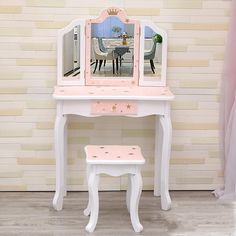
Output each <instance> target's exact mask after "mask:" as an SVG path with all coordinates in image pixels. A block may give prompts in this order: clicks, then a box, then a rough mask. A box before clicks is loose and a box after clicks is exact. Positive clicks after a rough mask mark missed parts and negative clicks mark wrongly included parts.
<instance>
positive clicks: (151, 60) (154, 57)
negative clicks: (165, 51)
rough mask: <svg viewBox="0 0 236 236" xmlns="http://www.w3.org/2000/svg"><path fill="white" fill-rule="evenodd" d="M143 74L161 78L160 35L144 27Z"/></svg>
mask: <svg viewBox="0 0 236 236" xmlns="http://www.w3.org/2000/svg"><path fill="white" fill-rule="evenodd" d="M144 37H145V44H144V76H146V77H155V78H157V79H161V64H162V62H161V60H162V37H161V35H159V34H157V33H156V32H155V31H153V30H152V29H151V28H150V27H148V26H146V27H145V35H144Z"/></svg>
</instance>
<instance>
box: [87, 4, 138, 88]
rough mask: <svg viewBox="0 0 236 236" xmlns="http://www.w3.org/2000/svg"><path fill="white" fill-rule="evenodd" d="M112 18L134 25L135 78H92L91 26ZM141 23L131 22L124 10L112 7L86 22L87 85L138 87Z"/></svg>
mask: <svg viewBox="0 0 236 236" xmlns="http://www.w3.org/2000/svg"><path fill="white" fill-rule="evenodd" d="M110 16H116V17H118V18H119V19H120V20H121V21H122V22H123V23H126V24H134V45H135V46H134V65H133V68H134V69H133V76H132V77H125V78H124V77H123V79H122V77H121V79H119V77H106V79H105V77H101V79H100V78H93V79H92V78H91V77H92V76H91V66H90V57H91V25H92V23H102V22H103V21H104V20H105V19H106V18H108V17H110ZM139 26H140V24H139V21H138V20H131V19H128V18H127V15H126V13H125V11H124V10H122V9H120V8H116V7H110V8H107V9H105V10H103V11H102V12H101V14H100V16H99V17H98V18H96V19H89V20H87V21H86V68H85V82H86V85H104V86H107V85H110V86H113V85H114V86H138V80H139V78H138V77H139V74H138V70H139Z"/></svg>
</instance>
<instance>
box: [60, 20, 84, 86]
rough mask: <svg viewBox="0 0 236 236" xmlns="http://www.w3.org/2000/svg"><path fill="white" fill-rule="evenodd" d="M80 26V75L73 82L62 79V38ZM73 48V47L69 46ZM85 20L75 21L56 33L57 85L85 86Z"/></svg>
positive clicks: (65, 78)
mask: <svg viewBox="0 0 236 236" xmlns="http://www.w3.org/2000/svg"><path fill="white" fill-rule="evenodd" d="M78 25H79V26H80V48H79V50H80V74H79V75H78V76H77V77H75V79H74V80H69V79H68V78H67V77H64V73H63V57H64V55H63V37H64V35H65V34H67V33H68V32H70V31H71V30H72V29H74V27H75V26H78ZM71 47H73V45H71ZM84 71H85V20H79V19H76V20H74V21H72V22H71V23H70V24H69V25H67V26H66V27H65V28H63V29H60V30H58V32H57V85H85V79H84Z"/></svg>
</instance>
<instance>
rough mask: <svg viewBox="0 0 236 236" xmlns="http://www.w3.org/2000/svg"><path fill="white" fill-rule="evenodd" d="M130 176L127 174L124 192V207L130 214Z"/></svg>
mask: <svg viewBox="0 0 236 236" xmlns="http://www.w3.org/2000/svg"><path fill="white" fill-rule="evenodd" d="M130 178H131V174H128V182H127V191H126V206H127V210H128V212H130V195H131V180H130Z"/></svg>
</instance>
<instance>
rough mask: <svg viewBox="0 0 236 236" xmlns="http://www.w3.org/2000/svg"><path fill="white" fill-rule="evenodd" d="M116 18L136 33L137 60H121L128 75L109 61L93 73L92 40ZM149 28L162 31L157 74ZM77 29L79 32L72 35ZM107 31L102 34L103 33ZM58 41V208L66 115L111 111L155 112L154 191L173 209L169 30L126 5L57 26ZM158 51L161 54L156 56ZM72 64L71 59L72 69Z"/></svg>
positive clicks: (62, 187)
mask: <svg viewBox="0 0 236 236" xmlns="http://www.w3.org/2000/svg"><path fill="white" fill-rule="evenodd" d="M114 17H115V22H116V24H120V27H121V28H123V30H124V31H125V30H128V32H129V33H130V37H133V41H134V49H133V50H134V55H133V60H132V61H126V60H125V59H124V61H123V62H122V65H123V64H124V71H125V68H126V67H127V68H129V70H127V71H128V72H127V73H126V74H125V73H124V75H123V74H122V75H112V73H110V71H111V70H110V68H111V66H109V64H108V65H106V66H104V67H103V68H102V70H101V72H99V74H98V75H97V76H94V77H93V73H92V71H93V66H94V63H93V62H94V59H93V58H92V55H93V52H92V51H93V48H92V47H91V45H92V44H91V40H92V38H94V37H97V36H98V33H99V34H100V33H101V32H100V31H99V30H100V29H101V28H102V27H104V25H103V24H106V27H107V20H109V22H112V20H113V18H114ZM104 22H105V23H104ZM117 22H118V23H117ZM75 28H76V30H75ZM147 29H148V30H149V32H150V31H151V32H152V34H153V35H155V34H159V35H160V36H161V37H162V39H163V43H162V53H161V59H160V61H161V63H160V62H154V63H155V66H156V68H159V69H160V75H159V74H158V75H157V74H156V75H155V74H153V73H152V71H151V69H150V67H149V62H145V60H144V51H145V37H146V33H145V32H146V31H147ZM75 32H76V37H74V34H75ZM71 35H72V36H71ZM105 36H106V35H105V33H104V35H103V37H105ZM147 37H150V35H149V36H147ZM75 38H76V40H77V41H78V42H77V43H76V45H77V48H76V50H74V52H72V53H68V51H67V50H66V48H68V47H69V46H68V44H71V45H75V44H74V41H73V40H74V39H75ZM57 43H58V51H57V64H58V67H57V86H56V87H55V90H54V94H53V98H54V99H55V100H56V102H57V115H56V121H55V155H56V193H55V196H54V199H53V206H54V208H55V209H56V210H61V209H62V207H63V198H64V196H66V191H67V187H66V172H67V159H66V153H67V151H66V150H67V147H66V146H67V145H66V143H67V132H66V129H67V126H66V123H67V117H68V115H71V114H73V115H79V116H84V117H99V116H110V117H111V119H112V117H113V116H128V117H133V118H136V117H144V116H149V115H155V116H156V124H155V131H156V136H155V157H154V158H155V164H154V195H155V196H160V197H161V208H162V209H163V210H168V209H170V207H171V199H170V196H169V160H170V151H171V137H172V126H171V118H170V101H171V100H173V99H174V95H173V94H172V93H171V91H170V90H169V88H168V87H166V67H167V63H166V61H167V35H166V32H165V31H164V30H162V29H160V28H159V27H157V26H156V25H155V24H153V23H151V22H148V21H137V20H130V19H128V18H127V15H126V13H125V11H124V10H122V9H119V8H114V7H111V8H108V9H105V10H104V11H102V13H101V15H100V16H99V17H98V18H96V19H89V20H86V21H84V20H75V21H73V22H71V24H69V25H68V26H67V27H65V28H64V29H61V30H59V32H58V42H57ZM153 43H155V42H153ZM85 49H86V51H85ZM73 53H76V58H78V61H77V62H76V63H77V64H76V65H75V63H73V58H74V57H75V55H74V54H73ZM156 56H157V57H158V55H156ZM68 60H69V62H68ZM71 61H72V62H71ZM107 63H108V62H107ZM65 64H67V66H65ZM68 64H70V69H69V71H68V68H69V67H68ZM70 70H71V71H72V72H74V71H75V70H77V71H78V73H77V75H76V76H72V75H70V73H69V72H70Z"/></svg>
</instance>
